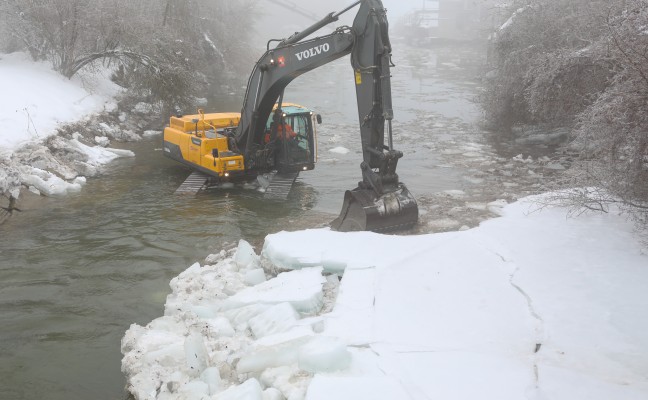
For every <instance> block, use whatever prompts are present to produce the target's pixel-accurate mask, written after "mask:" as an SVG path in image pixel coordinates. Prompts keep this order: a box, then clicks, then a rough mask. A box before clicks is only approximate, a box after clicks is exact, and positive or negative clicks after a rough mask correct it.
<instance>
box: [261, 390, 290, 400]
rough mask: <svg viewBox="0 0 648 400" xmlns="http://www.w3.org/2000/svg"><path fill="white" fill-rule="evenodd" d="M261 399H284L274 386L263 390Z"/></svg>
mask: <svg viewBox="0 0 648 400" xmlns="http://www.w3.org/2000/svg"><path fill="white" fill-rule="evenodd" d="M262 395H263V400H285V399H286V398H285V397H284V395H283V394H282V393H281V392H280V391H279V390H277V389H275V388H268V389H266V390H264V391H263V393H262Z"/></svg>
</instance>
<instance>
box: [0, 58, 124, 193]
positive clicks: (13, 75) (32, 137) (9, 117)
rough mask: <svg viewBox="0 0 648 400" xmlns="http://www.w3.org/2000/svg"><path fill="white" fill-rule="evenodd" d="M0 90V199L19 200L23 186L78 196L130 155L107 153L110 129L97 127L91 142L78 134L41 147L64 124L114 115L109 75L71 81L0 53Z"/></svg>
mask: <svg viewBox="0 0 648 400" xmlns="http://www.w3.org/2000/svg"><path fill="white" fill-rule="evenodd" d="M0 87H1V88H2V91H3V94H2V96H0V126H1V127H2V131H0V195H2V194H10V195H12V196H14V197H18V194H19V191H20V187H21V184H22V185H24V186H26V187H29V188H30V190H31V191H33V192H35V193H40V194H44V195H59V194H65V193H67V192H69V191H76V190H79V189H80V188H81V186H82V185H83V183H84V182H85V177H86V176H92V175H94V174H96V173H97V169H98V168H99V167H100V166H102V165H104V164H106V163H108V162H110V161H112V160H114V159H115V158H117V157H128V156H133V153H132V152H129V151H119V150H112V149H107V148H105V147H106V146H108V145H109V143H110V140H109V139H108V138H107V137H106V136H110V135H109V134H108V133H107V132H106V130H107V129H112V128H110V127H103V128H102V127H101V126H98V127H97V133H96V135H97V136H95V137H94V138H93V139H94V140H92V141H91V142H90V143H83V140H84V139H85V138H83V137H82V136H81V135H78V134H77V135H72V137H70V138H62V137H58V138H56V139H55V140H54V141H52V142H50V143H48V145H47V146H45V145H44V144H43V143H44V140H45V139H47V138H50V137H51V136H53V135H55V134H56V133H57V128H59V127H61V125H63V124H68V123H72V122H76V121H80V120H83V119H84V118H86V117H88V116H91V115H94V114H97V113H101V112H115V111H116V110H117V104H116V103H115V100H114V98H115V96H116V95H117V94H118V93H119V89H118V87H117V85H115V84H113V83H112V82H111V81H110V79H109V73H108V72H105V71H104V72H101V71H94V72H93V73H92V74H88V73H86V74H85V75H84V74H81V75H80V76H75V77H74V78H73V79H72V80H69V79H66V78H65V77H63V76H62V75H60V74H58V73H56V72H55V71H53V70H52V69H51V67H50V66H49V64H48V63H45V62H33V61H32V60H31V59H30V58H29V56H28V55H26V54H25V53H12V54H0ZM86 142H88V141H87V140H86ZM56 152H58V153H61V156H56V155H53V153H56Z"/></svg>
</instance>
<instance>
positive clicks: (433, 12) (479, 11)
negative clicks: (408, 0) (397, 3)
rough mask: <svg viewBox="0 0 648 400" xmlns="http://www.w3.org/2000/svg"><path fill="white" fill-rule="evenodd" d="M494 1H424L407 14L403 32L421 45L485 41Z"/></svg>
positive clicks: (403, 23)
mask: <svg viewBox="0 0 648 400" xmlns="http://www.w3.org/2000/svg"><path fill="white" fill-rule="evenodd" d="M494 8H496V6H495V1H485V0H421V8H417V9H415V10H414V11H412V12H410V13H409V14H407V15H406V16H405V17H404V20H403V22H402V25H401V27H402V29H403V34H404V35H405V36H406V37H407V38H408V39H410V40H413V41H414V42H417V43H419V44H427V43H434V42H437V41H438V42H448V41H459V42H467V41H480V40H486V38H487V36H488V32H487V31H488V29H487V28H489V25H490V21H491V19H492V12H493V9H494Z"/></svg>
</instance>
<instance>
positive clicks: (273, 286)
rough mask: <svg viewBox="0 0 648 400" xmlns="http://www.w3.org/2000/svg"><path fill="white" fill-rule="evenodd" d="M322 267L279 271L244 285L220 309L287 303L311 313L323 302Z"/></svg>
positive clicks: (319, 307)
mask: <svg viewBox="0 0 648 400" xmlns="http://www.w3.org/2000/svg"><path fill="white" fill-rule="evenodd" d="M325 282H326V279H325V278H324V276H322V267H313V268H305V269H302V270H297V271H290V272H282V273H281V274H279V275H277V277H276V278H273V279H271V280H269V281H266V282H263V283H261V284H259V285H256V286H252V287H248V288H246V289H243V290H242V291H240V292H238V293H237V294H235V295H233V296H231V297H229V298H228V299H226V300H225V301H224V302H223V305H222V309H223V310H232V309H235V308H240V307H244V306H248V305H252V304H266V305H274V304H279V303H290V304H291V305H292V306H293V307H294V308H295V310H297V311H298V312H299V313H301V314H309V315H310V314H315V313H317V312H318V311H319V310H320V309H321V308H322V306H323V304H324V294H323V292H322V285H323V284H324V283H325Z"/></svg>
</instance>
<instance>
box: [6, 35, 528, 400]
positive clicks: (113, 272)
mask: <svg viewBox="0 0 648 400" xmlns="http://www.w3.org/2000/svg"><path fill="white" fill-rule="evenodd" d="M483 60H484V52H483V51H482V50H481V49H476V48H450V47H446V48H437V49H413V48H405V49H403V50H401V51H400V52H396V53H395V55H394V61H395V63H396V64H397V68H395V69H394V71H393V75H394V78H393V93H394V109H395V115H396V119H395V121H394V130H395V135H396V137H395V147H396V148H397V149H400V150H402V151H404V152H405V157H404V158H403V159H402V161H401V163H400V164H399V170H398V171H399V174H400V177H401V180H402V181H404V182H405V183H406V184H407V185H408V187H409V188H410V190H411V191H412V192H413V193H414V194H415V195H417V196H418V197H419V199H420V207H421V213H422V217H421V224H420V226H419V227H418V228H417V229H415V230H414V233H418V232H429V231H434V230H439V229H438V228H439V227H441V228H444V227H445V228H457V227H453V226H450V225H452V224H451V223H446V225H444V223H443V222H442V223H438V221H439V220H441V221H446V222H447V220H448V219H450V220H452V218H451V217H452V215H453V214H452V210H455V211H456V209H457V207H458V206H461V205H462V204H464V205H465V204H466V199H465V198H464V199H463V200H461V201H451V202H450V203H448V201H449V200H448V199H451V200H452V199H454V197H453V196H456V195H457V193H459V195H461V196H469V197H470V196H472V197H471V198H474V201H481V200H483V201H489V200H494V199H495V198H498V196H499V197H501V196H500V195H501V194H502V192H503V191H505V190H504V189H493V182H499V183H502V184H506V183H507V182H506V181H507V180H510V181H511V182H509V185H504V186H502V187H503V188H508V189H511V188H512V187H515V186H518V187H522V186H523V187H525V188H530V187H531V186H533V185H537V183H533V184H531V185H527V183H528V182H526V181H525V182H524V183H520V182H516V174H515V173H511V174H500V172H502V171H505V170H507V168H508V170H514V168H513V167H510V168H509V167H506V165H510V163H508V161H507V162H504V161H502V160H504V159H503V158H499V160H500V161H499V164H498V161H497V160H498V157H499V156H498V155H496V154H494V153H493V150H492V149H491V147H490V145H489V144H488V140H487V139H488V138H487V134H485V133H484V132H482V131H480V130H479V129H478V128H477V127H476V125H475V124H476V122H478V121H479V118H480V112H479V108H478V107H477V106H476V104H475V103H474V101H473V100H474V97H475V95H476V93H477V90H478V86H479V82H478V80H477V78H476V77H477V76H478V68H479V66H480V65H481V63H482V62H483ZM286 100H287V101H293V102H298V103H302V104H305V105H308V106H309V107H312V108H314V109H316V110H317V112H319V113H321V114H322V116H323V119H324V122H323V124H322V125H321V126H320V131H319V160H318V164H317V166H316V169H315V170H314V171H310V172H308V173H304V174H303V175H302V176H301V177H300V178H299V180H298V182H297V183H296V186H295V187H294V190H293V192H292V193H291V196H290V197H289V199H288V201H286V202H284V203H280V204H277V203H268V202H265V201H264V200H263V198H262V196H261V194H260V193H257V192H255V191H254V190H249V189H243V188H232V189H217V190H212V191H210V192H206V193H201V194H198V195H197V196H179V195H174V194H173V192H174V190H175V189H176V187H177V186H178V185H179V184H180V183H181V182H182V181H183V180H184V178H185V177H186V176H187V175H188V170H187V169H185V168H184V167H181V166H179V165H177V164H175V163H173V162H171V161H168V160H166V159H165V158H163V157H162V153H161V151H160V148H161V142H160V140H161V139H155V140H151V141H144V142H139V143H134V144H125V145H124V146H123V147H125V148H128V149H130V150H132V151H133V152H135V154H136V157H134V158H132V159H120V160H118V161H115V162H113V163H112V164H110V165H109V166H108V167H107V168H106V170H105V173H104V174H103V175H101V176H100V177H97V178H92V179H89V181H88V184H87V185H86V186H85V187H84V188H83V190H82V191H81V192H80V193H78V194H75V195H70V196H67V197H63V198H36V197H35V196H25V198H24V199H23V200H22V203H21V207H22V208H23V209H24V211H23V212H22V213H20V214H18V215H16V216H15V217H13V218H11V219H9V220H8V221H7V222H6V223H4V224H3V225H0V237H1V238H2V240H0V312H1V313H2V323H1V324H0V339H1V340H0V398H1V399H124V398H127V397H128V394H127V393H125V391H124V385H125V380H124V378H123V376H122V374H121V372H120V360H121V353H120V340H121V337H122V335H123V333H124V331H125V330H126V329H127V328H128V326H129V325H130V324H131V323H137V324H141V325H145V324H146V323H148V322H149V321H150V320H151V319H153V318H156V317H158V316H160V315H161V314H162V313H163V304H164V300H165V297H166V295H167V294H168V293H169V288H168V283H169V280H170V279H172V278H173V277H174V276H176V275H178V274H179V273H180V272H181V271H183V270H184V269H186V268H187V267H188V266H189V265H191V264H192V263H193V262H196V261H201V262H202V260H204V258H205V257H206V256H207V255H208V254H209V253H213V252H217V251H219V250H220V249H222V248H224V247H230V246H233V245H234V244H236V243H237V241H238V240H239V239H240V238H244V239H246V240H248V241H249V242H251V243H252V244H253V245H255V246H257V249H259V246H260V245H261V244H262V243H263V238H264V237H265V235H267V234H268V233H273V232H276V231H279V230H284V229H285V230H295V229H303V228H308V227H318V226H325V224H326V223H327V222H329V221H331V220H332V219H333V218H334V217H335V216H336V214H337V213H338V212H339V209H340V206H341V203H342V196H343V192H344V190H345V189H351V188H353V187H355V185H356V183H357V181H358V180H359V179H360V169H359V164H360V161H361V152H360V142H359V134H358V128H357V124H358V116H357V113H356V111H355V110H356V105H355V89H354V84H353V74H352V72H351V69H350V67H349V62H348V60H347V59H343V60H339V61H337V62H335V63H333V64H332V65H329V66H326V67H323V68H320V69H318V70H315V71H312V72H311V73H309V74H307V75H305V76H302V77H300V78H298V79H297V80H295V81H294V82H293V84H292V85H291V86H290V87H289V89H288V90H287V92H286ZM220 101H221V103H222V104H239V103H240V97H238V96H233V97H230V98H227V99H224V100H223V99H221V100H220ZM231 107H232V108H230V109H229V110H224V111H236V110H237V109H238V108H240V106H238V105H237V106H231ZM210 111H211V110H210ZM338 147H344V148H346V149H349V150H350V152H348V153H347V154H340V153H339V152H331V151H330V150H331V149H335V148H338ZM500 167H501V168H500ZM493 174H494V175H493ZM491 176H497V177H505V179H504V180H503V181H502V179H499V178H497V179H495V178H489V177H491ZM520 176H522V175H520ZM525 179H526V178H525ZM531 189H532V188H530V189H529V190H531ZM451 190H454V191H451ZM498 190H499V191H498ZM446 191H448V192H446ZM459 191H461V192H463V193H465V194H461V193H460V192H459ZM509 192H510V190H509ZM444 193H445V194H444ZM448 193H450V194H448ZM455 200H456V199H455ZM446 203H448V204H446ZM439 204H445V205H446V206H445V207H440V206H439ZM465 210H468V208H465V207H464V211H465ZM470 210H472V211H471V212H475V210H477V211H479V212H481V211H480V210H481V208H480V207H472V208H470ZM482 211H483V210H482ZM464 214H465V215H464V216H465V217H466V218H467V219H466V220H461V218H459V217H457V218H455V219H456V220H457V221H459V222H458V223H461V224H469V225H470V224H473V225H474V224H476V223H478V222H479V220H481V219H484V218H486V217H487V216H485V214H484V213H483V212H481V214H479V215H475V214H470V212H468V211H466V212H465V213H464ZM455 216H456V215H455ZM435 221H436V223H435ZM450 222H452V221H450ZM455 222H456V221H455ZM441 230H442V229H441Z"/></svg>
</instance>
